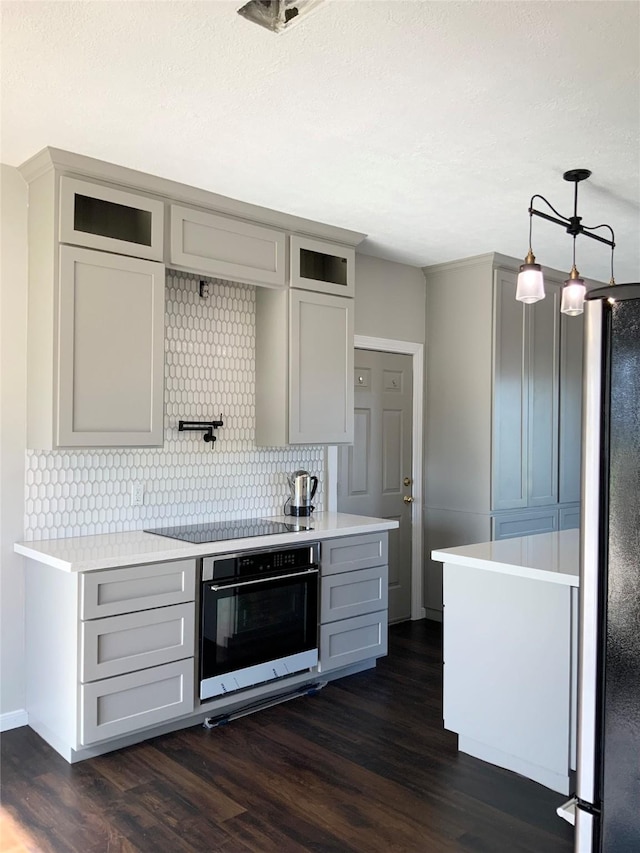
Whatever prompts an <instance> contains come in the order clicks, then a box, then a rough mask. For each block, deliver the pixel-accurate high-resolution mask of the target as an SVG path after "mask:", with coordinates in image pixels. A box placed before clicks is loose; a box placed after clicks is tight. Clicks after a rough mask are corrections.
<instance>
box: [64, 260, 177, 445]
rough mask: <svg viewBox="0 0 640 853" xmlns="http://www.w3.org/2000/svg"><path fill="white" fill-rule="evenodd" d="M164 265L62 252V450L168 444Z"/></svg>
mask: <svg viewBox="0 0 640 853" xmlns="http://www.w3.org/2000/svg"><path fill="white" fill-rule="evenodd" d="M164 277H165V272H164V265H163V264H159V263H156V262H154V261H144V260H141V259H140V258H127V257H123V256H122V255H111V254H109V253H107V252H96V251H92V250H90V249H78V248H76V247H75V246H61V247H60V311H59V317H58V371H57V373H58V394H57V402H58V405H57V410H58V418H57V430H56V433H57V436H56V438H57V440H56V445H57V446H58V447H148V446H159V445H162V440H163V416H164V411H163V410H164Z"/></svg>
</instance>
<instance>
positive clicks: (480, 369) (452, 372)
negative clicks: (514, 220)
mask: <svg viewBox="0 0 640 853" xmlns="http://www.w3.org/2000/svg"><path fill="white" fill-rule="evenodd" d="M519 263H520V262H519V261H518V260H516V259H515V258H509V257H505V256H503V255H498V254H495V253H490V254H486V255H479V256H476V257H473V258H467V259H464V260H461V261H456V262H452V263H448V264H439V265H437V266H432V267H427V268H425V270H424V273H425V278H426V282H427V381H426V410H427V417H426V454H425V505H426V521H425V526H426V549H427V555H428V554H430V552H431V551H432V550H433V549H434V548H447V547H453V546H455V545H465V544H470V543H472V542H486V541H488V540H491V539H503V538H509V537H514V536H524V535H527V534H529V533H544V532H549V531H553V530H558V529H566V528H570V527H577V526H578V524H579V500H580V443H581V408H582V334H583V331H582V330H583V319H582V317H567V316H565V315H563V314H561V313H560V292H561V288H562V281H563V279H564V278H566V275H563V273H561V272H559V271H556V270H545V287H546V294H547V295H546V298H545V299H544V300H542V301H541V302H538V303H536V304H535V305H523V304H522V303H521V302H517V301H516V299H515V291H516V278H517V270H518V266H519ZM426 565H427V593H426V606H427V611H428V612H430V615H432V616H436V615H437V614H438V612H439V611H440V610H441V607H442V573H441V566H440V564H438V563H435V562H433V561H432V560H430V559H429V558H427V560H426Z"/></svg>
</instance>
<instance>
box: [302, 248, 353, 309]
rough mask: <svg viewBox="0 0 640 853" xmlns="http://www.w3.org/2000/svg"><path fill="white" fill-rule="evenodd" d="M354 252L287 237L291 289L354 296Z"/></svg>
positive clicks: (349, 249)
mask: <svg viewBox="0 0 640 853" xmlns="http://www.w3.org/2000/svg"><path fill="white" fill-rule="evenodd" d="M355 257H356V253H355V249H352V248H350V247H349V246H341V245H339V244H337V243H325V242H324V241H321V240H311V239H310V238H308V237H300V236H298V235H296V234H293V235H292V236H291V287H299V288H302V289H303V290H315V291H316V293H330V294H332V295H334V296H348V297H351V298H353V296H354V295H355Z"/></svg>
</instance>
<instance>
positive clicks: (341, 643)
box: [318, 610, 387, 672]
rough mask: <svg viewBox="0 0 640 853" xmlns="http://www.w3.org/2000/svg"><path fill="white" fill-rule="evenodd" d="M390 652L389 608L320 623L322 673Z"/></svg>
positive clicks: (320, 670) (319, 668)
mask: <svg viewBox="0 0 640 853" xmlns="http://www.w3.org/2000/svg"><path fill="white" fill-rule="evenodd" d="M386 653H387V611H386V610H381V611H379V612H377V613H369V614H367V615H366V616H355V617H354V618H353V619H342V620H340V621H339V622H330V623H329V624H327V625H321V626H320V663H319V664H318V671H319V672H327V670H330V669H336V668H337V667H340V666H349V665H350V664H353V663H358V662H359V661H363V660H368V659H369V658H379V657H382V656H383V655H386Z"/></svg>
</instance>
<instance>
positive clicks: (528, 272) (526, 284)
mask: <svg viewBox="0 0 640 853" xmlns="http://www.w3.org/2000/svg"><path fill="white" fill-rule="evenodd" d="M516 299H517V300H518V301H519V302H524V303H526V304H527V305H529V304H531V303H532V302H538V301H539V300H540V299H544V279H543V277H542V267H541V266H540V264H531V263H529V264H526V263H525V264H522V266H521V267H520V272H519V273H518V286H517V288H516Z"/></svg>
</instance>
